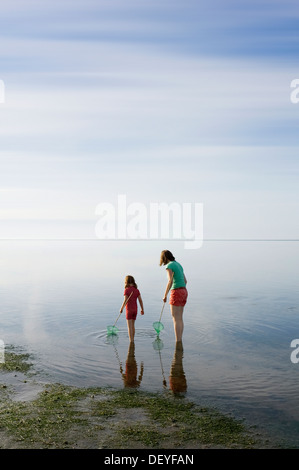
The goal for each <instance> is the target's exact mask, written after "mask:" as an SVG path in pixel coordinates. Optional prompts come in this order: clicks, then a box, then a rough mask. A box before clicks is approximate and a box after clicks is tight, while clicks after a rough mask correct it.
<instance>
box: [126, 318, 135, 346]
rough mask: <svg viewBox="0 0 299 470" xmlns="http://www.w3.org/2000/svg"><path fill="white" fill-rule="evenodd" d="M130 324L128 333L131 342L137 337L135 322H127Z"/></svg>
mask: <svg viewBox="0 0 299 470" xmlns="http://www.w3.org/2000/svg"><path fill="white" fill-rule="evenodd" d="M127 324H128V333H129V340H130V342H133V341H134V337H135V320H127Z"/></svg>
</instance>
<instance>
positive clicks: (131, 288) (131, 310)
mask: <svg viewBox="0 0 299 470" xmlns="http://www.w3.org/2000/svg"><path fill="white" fill-rule="evenodd" d="M131 294H132V295H131ZM129 297H130V298H129ZM128 299H129V300H128ZM137 299H138V301H139V304H140V309H141V311H140V313H141V315H144V311H143V302H142V298H141V295H140V292H139V290H138V289H137V284H136V282H135V279H134V278H133V276H126V277H125V291H124V301H123V304H122V306H121V308H120V313H122V311H123V309H124V306H126V319H127V325H128V333H129V340H130V342H132V341H134V336H135V320H136V317H137Z"/></svg>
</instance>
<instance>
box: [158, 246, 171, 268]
mask: <svg viewBox="0 0 299 470" xmlns="http://www.w3.org/2000/svg"><path fill="white" fill-rule="evenodd" d="M169 261H175V257H174V256H173V254H172V253H171V252H170V251H169V250H163V251H162V253H161V257H160V266H162V264H163V265H165V264H167V263H169Z"/></svg>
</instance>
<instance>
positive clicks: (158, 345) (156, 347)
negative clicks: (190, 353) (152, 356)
mask: <svg viewBox="0 0 299 470" xmlns="http://www.w3.org/2000/svg"><path fill="white" fill-rule="evenodd" d="M153 347H154V350H155V351H159V358H160V366H161V372H162V379H163V387H164V388H167V382H166V379H165V375H164V369H163V364H162V356H161V351H162V349H163V347H164V344H163V341H162V340H161V339H160V338H159V337H157V338H156V339H155V341H154V342H153Z"/></svg>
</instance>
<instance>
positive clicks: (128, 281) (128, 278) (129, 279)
mask: <svg viewBox="0 0 299 470" xmlns="http://www.w3.org/2000/svg"><path fill="white" fill-rule="evenodd" d="M131 284H133V286H134V287H136V289H137V284H136V282H135V279H134V278H133V276H126V277H125V287H129V285H131Z"/></svg>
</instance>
